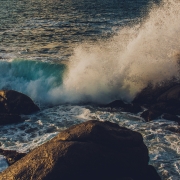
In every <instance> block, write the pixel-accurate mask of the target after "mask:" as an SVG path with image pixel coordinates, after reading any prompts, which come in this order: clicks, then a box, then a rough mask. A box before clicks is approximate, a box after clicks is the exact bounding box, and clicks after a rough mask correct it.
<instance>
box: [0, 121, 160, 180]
mask: <svg viewBox="0 0 180 180" xmlns="http://www.w3.org/2000/svg"><path fill="white" fill-rule="evenodd" d="M148 161H149V156H148V149H147V147H146V146H145V144H144V143H143V138H142V136H141V134H140V133H138V132H134V131H132V130H129V129H127V128H124V127H120V126H118V125H117V124H114V123H111V122H108V121H106V122H100V121H88V122H85V123H82V124H79V125H75V126H72V127H71V128H69V129H67V130H65V131H63V132H61V133H60V134H59V135H58V136H56V137H55V138H53V139H52V140H50V141H49V142H47V143H45V144H43V145H41V146H39V147H37V148H36V149H34V150H33V151H31V152H30V153H29V154H28V155H26V156H25V157H23V158H22V159H20V160H19V161H17V162H16V163H15V164H13V165H12V166H10V167H9V168H8V169H6V170H5V171H3V172H2V173H1V174H0V179H1V180H2V179H3V180H6V179H8V180H12V179H13V180H16V179H21V180H27V179H32V180H37V179H38V180H59V179H62V180H71V179H78V180H85V179H86V180H92V179H105V180H110V179H112V180H116V179H117V180H124V179H133V180H160V177H159V176H158V174H157V172H156V171H155V169H154V168H153V167H152V166H149V165H148Z"/></svg>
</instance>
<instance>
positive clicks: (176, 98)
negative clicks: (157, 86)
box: [157, 85, 180, 106]
mask: <svg viewBox="0 0 180 180" xmlns="http://www.w3.org/2000/svg"><path fill="white" fill-rule="evenodd" d="M157 101H158V102H166V103H168V104H171V105H174V106H175V105H177V106H178V105H180V85H176V86H174V87H172V88H170V89H169V90H168V91H166V92H164V93H163V94H162V95H161V96H159V97H158V99H157Z"/></svg>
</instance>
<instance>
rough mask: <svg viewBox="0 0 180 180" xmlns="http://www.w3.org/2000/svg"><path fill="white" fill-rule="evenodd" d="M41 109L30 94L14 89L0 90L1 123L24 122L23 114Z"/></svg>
mask: <svg viewBox="0 0 180 180" xmlns="http://www.w3.org/2000/svg"><path fill="white" fill-rule="evenodd" d="M39 110H40V109H39V107H38V106H37V105H35V104H34V102H33V101H32V100H31V98H29V97H28V96H26V95H24V94H22V93H20V92H17V91H13V90H0V125H5V124H11V123H19V122H23V119H22V118H21V117H20V115H21V114H26V115H27V114H31V113H35V112H36V111H39Z"/></svg>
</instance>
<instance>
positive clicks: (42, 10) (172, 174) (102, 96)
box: [0, 0, 180, 180]
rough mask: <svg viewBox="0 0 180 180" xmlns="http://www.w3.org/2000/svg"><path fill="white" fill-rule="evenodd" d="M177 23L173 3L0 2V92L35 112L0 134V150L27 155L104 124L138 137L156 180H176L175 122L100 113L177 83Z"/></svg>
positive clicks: (179, 13) (178, 140)
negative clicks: (82, 126)
mask: <svg viewBox="0 0 180 180" xmlns="http://www.w3.org/2000/svg"><path fill="white" fill-rule="evenodd" d="M179 22H180V1H179V0H126V1H125V0H91V1H90V0H51V1H49V0H0V89H13V90H16V91H19V92H22V93H24V94H26V95H28V96H29V97H31V98H32V99H33V101H34V102H35V103H36V104H37V105H38V106H39V107H40V109H41V111H40V112H37V113H35V114H32V115H23V116H22V118H23V119H24V120H25V122H23V123H19V124H12V125H6V126H0V148H2V149H10V150H17V151H18V152H29V151H30V150H32V149H34V148H35V147H37V146H39V145H41V144H42V143H44V142H46V141H48V140H50V139H51V138H53V137H54V136H56V135H57V134H58V133H59V132H61V131H62V130H64V129H66V128H68V127H70V126H72V125H74V124H78V123H81V122H85V121H87V120H91V119H97V120H100V121H105V120H106V121H111V122H115V123H117V124H119V125H121V126H124V127H127V128H130V129H132V130H135V131H138V132H140V133H141V134H142V135H143V138H144V142H145V144H146V145H147V147H148V149H149V156H150V162H149V163H150V164H152V165H153V166H154V167H155V168H156V170H157V171H158V173H159V175H160V176H161V178H162V180H179V179H180V134H178V133H175V132H171V131H169V129H170V128H175V129H178V128H179V126H178V124H177V123H176V122H174V121H167V120H165V119H163V118H159V119H156V120H153V121H151V122H145V121H144V120H143V119H142V118H141V117H140V115H139V114H132V113H127V112H120V111H112V110H111V109H109V108H102V107H99V106H98V105H100V104H107V103H110V102H112V101H114V100H117V99H121V100H123V101H125V102H128V103H129V102H131V101H132V100H133V98H134V97H135V96H136V94H137V93H138V92H140V91H141V90H142V89H143V88H144V87H146V86H147V84H148V83H149V82H151V83H152V84H161V83H163V82H164V81H167V80H171V79H172V78H176V80H178V81H179V78H180V71H179V66H178V61H179V57H180V38H179V37H180V24H179ZM7 167H8V165H7V163H6V161H5V159H4V157H3V156H0V171H3V170H4V169H6V168H7Z"/></svg>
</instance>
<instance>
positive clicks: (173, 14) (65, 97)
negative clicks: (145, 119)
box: [0, 0, 180, 104]
mask: <svg viewBox="0 0 180 180" xmlns="http://www.w3.org/2000/svg"><path fill="white" fill-rule="evenodd" d="M179 9H180V2H179V1H177V0H170V1H166V0H164V1H162V2H161V3H160V4H159V5H157V6H155V5H152V6H151V7H150V8H149V13H148V15H147V16H146V17H142V20H141V21H140V22H139V21H138V23H136V24H135V23H133V24H132V25H127V26H123V27H120V30H119V31H118V32H115V35H114V36H113V37H111V38H109V39H107V40H99V41H98V42H93V43H92V42H91V43H90V42H84V43H82V44H80V45H78V46H77V47H76V48H75V49H74V52H73V55H71V56H70V57H69V62H68V63H66V65H64V64H61V63H56V64H55V63H54V64H53V63H47V62H43V61H27V60H13V61H11V62H6V61H1V62H0V69H1V71H0V76H1V84H0V88H1V89H2V88H3V89H14V90H18V91H20V92H23V93H25V94H27V95H29V96H30V97H31V98H33V100H35V101H37V102H39V103H42V104H63V103H67V102H69V103H80V102H83V103H84V102H95V103H108V102H110V101H113V100H115V99H122V100H124V101H127V102H130V101H131V100H132V99H133V98H134V97H135V95H136V94H137V93H138V92H139V91H141V89H142V88H144V87H146V86H147V84H148V83H149V82H151V83H152V84H157V83H158V84H160V83H161V82H163V81H167V80H171V79H172V78H173V77H175V78H176V80H177V81H178V80H179V66H178V63H177V62H179V53H180V39H179V37H180V24H179V21H180V12H179Z"/></svg>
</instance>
